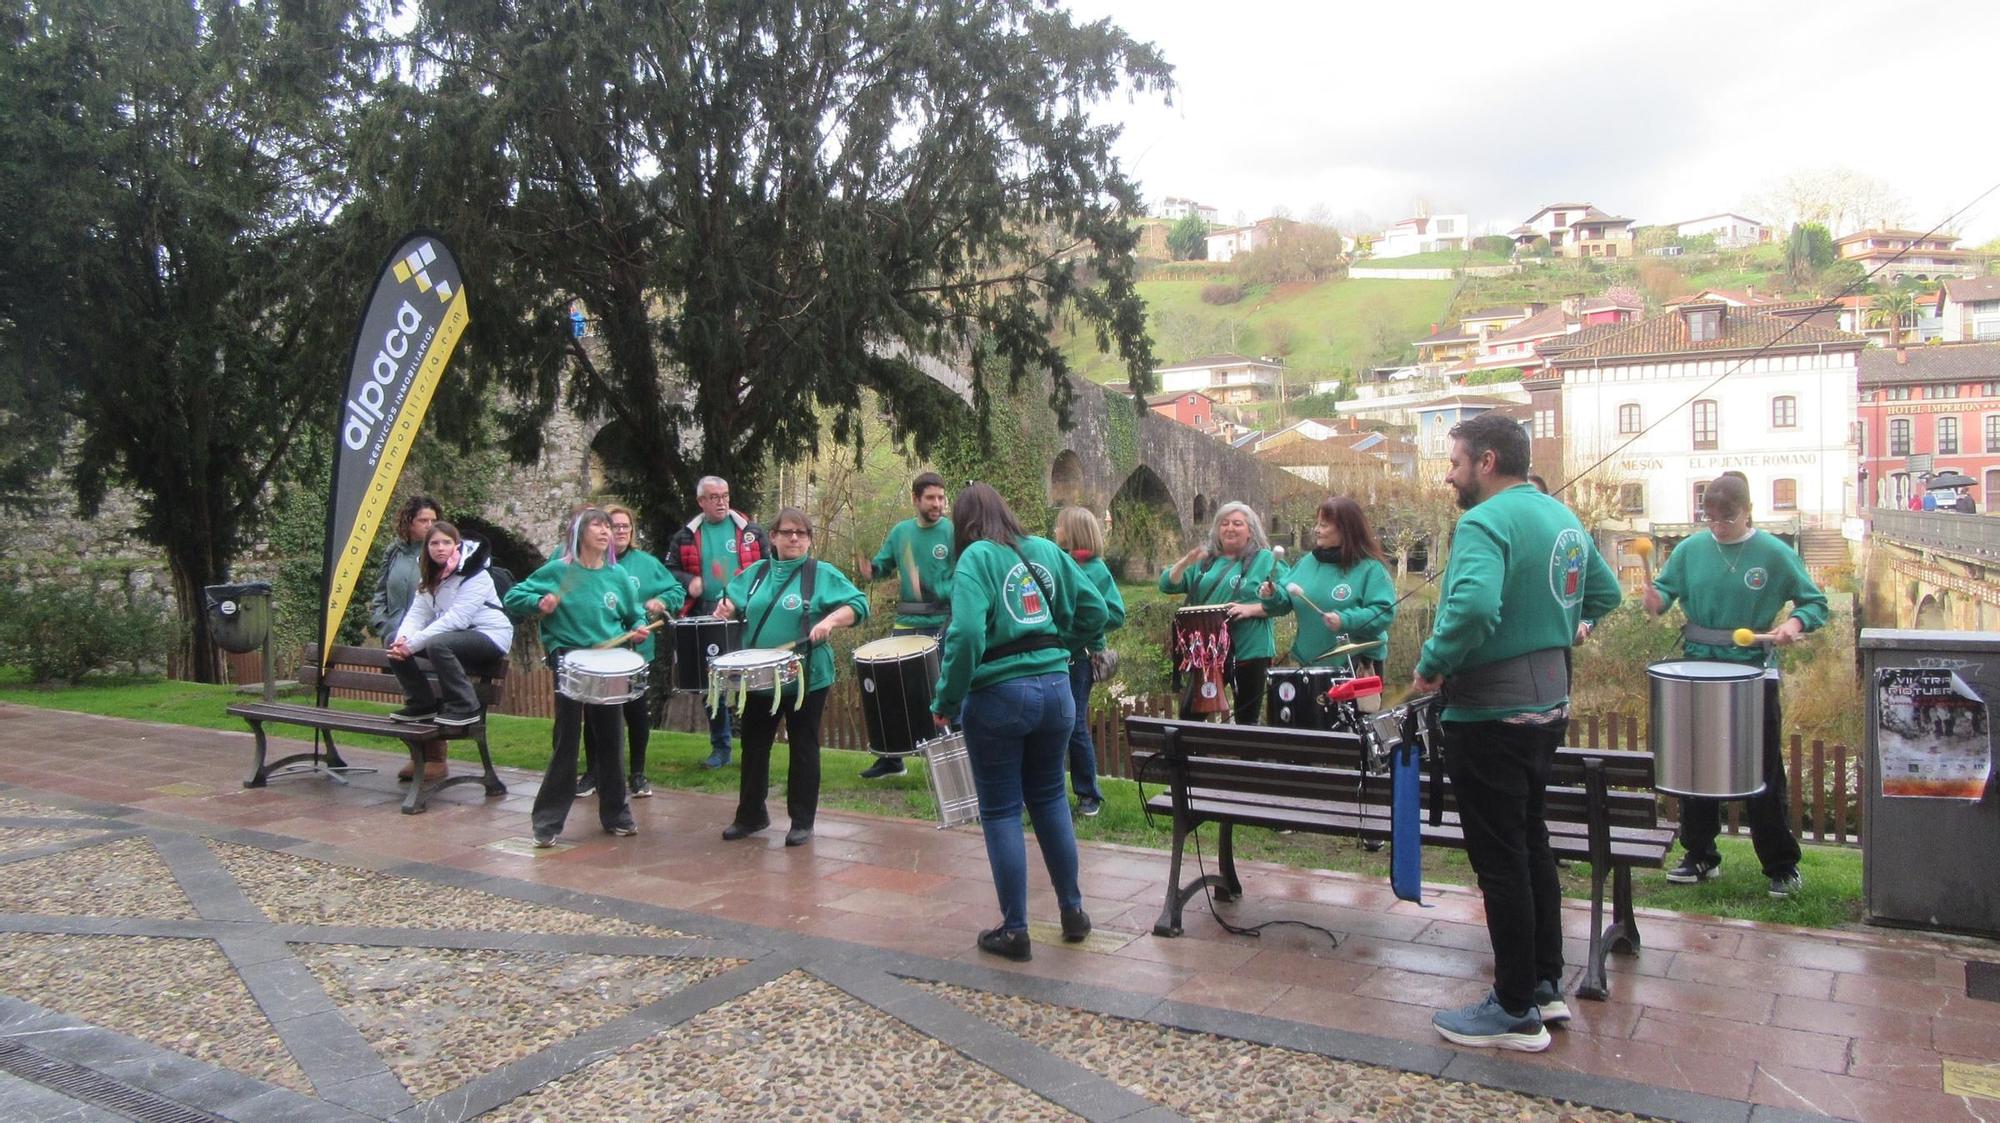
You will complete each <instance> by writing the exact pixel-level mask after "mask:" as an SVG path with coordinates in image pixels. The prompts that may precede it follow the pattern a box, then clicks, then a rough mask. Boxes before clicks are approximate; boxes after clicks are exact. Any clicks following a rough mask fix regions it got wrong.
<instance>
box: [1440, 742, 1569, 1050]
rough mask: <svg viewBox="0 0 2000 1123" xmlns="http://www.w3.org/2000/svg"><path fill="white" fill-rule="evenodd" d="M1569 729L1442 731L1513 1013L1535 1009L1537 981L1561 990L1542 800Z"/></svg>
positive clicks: (1556, 904) (1497, 975)
mask: <svg viewBox="0 0 2000 1123" xmlns="http://www.w3.org/2000/svg"><path fill="white" fill-rule="evenodd" d="M1568 726H1569V723H1568V722H1561V721H1558V722H1551V723H1549V724H1547V725H1510V724H1508V723H1507V722H1503V721H1447V722H1444V723H1443V728H1444V766H1445V774H1446V775H1448V776H1450V777H1451V787H1452V792H1453V794H1454V795H1455V796H1457V798H1458V815H1459V822H1460V824H1461V825H1462V826H1463V828H1464V831H1465V855H1466V857H1467V858H1469V859H1471V861H1472V870H1473V872H1474V873H1475V874H1477V875H1478V876H1479V892H1480V894H1481V895H1482V896H1483V897H1484V898H1485V899H1486V937H1487V939H1488V940H1489V941H1491V942H1492V944H1493V992H1494V993H1495V994H1497V995H1498V996H1499V998H1500V1005H1502V1006H1504V1007H1506V1008H1507V1011H1508V1013H1511V1014H1525V1013H1527V1011H1528V1007H1530V1006H1532V1005H1534V996H1535V983H1536V981H1537V980H1544V979H1545V980H1547V981H1549V982H1552V983H1557V984H1560V983H1561V982H1562V969H1563V957H1562V885H1561V883H1560V882H1559V881H1558V880H1557V879H1556V859H1555V854H1554V853H1553V852H1552V851H1550V849H1549V824H1548V812H1547V805H1546V802H1545V799H1546V793H1547V789H1548V786H1549V771H1550V768H1551V766H1552V765H1553V764H1554V763H1555V758H1556V749H1557V747H1558V746H1560V745H1561V744H1562V739H1563V733H1564V731H1565V730H1566V729H1568Z"/></svg>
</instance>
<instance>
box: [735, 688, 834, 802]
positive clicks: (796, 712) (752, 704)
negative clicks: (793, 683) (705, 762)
mask: <svg viewBox="0 0 2000 1123" xmlns="http://www.w3.org/2000/svg"><path fill="white" fill-rule="evenodd" d="M827 689H828V688H826V687H821V688H820V689H818V690H813V691H808V692H807V694H806V697H805V701H804V702H803V703H802V704H800V705H798V706H797V707H796V708H794V706H793V704H792V698H793V697H794V696H793V695H790V694H788V695H786V696H785V702H784V703H783V704H782V705H781V706H780V707H779V708H778V712H777V713H775V714H774V713H772V712H771V696H770V695H769V694H752V695H750V699H749V701H748V702H747V703H745V704H744V707H743V712H742V713H741V714H739V715H737V719H736V721H737V728H738V729H739V730H740V731H741V733H742V737H743V755H742V758H741V768H742V777H743V779H742V784H741V785H740V786H739V787H738V788H737V795H736V822H737V823H739V824H741V825H743V826H746V827H766V826H769V825H770V824H771V813H770V812H769V811H767V810H765V808H764V797H765V796H766V795H768V794H769V793H770V790H771V745H772V743H773V742H775V741H776V740H777V739H778V722H779V721H780V720H783V721H784V723H785V740H786V743H787V744H788V745H789V746H790V747H791V754H792V756H791V771H790V774H789V775H788V776H787V778H786V780H785V813H786V814H788V815H790V816H791V817H792V826H793V827H794V828H798V827H803V828H805V829H806V830H811V829H812V825H813V819H814V818H815V817H816V816H817V815H818V814H819V717H820V712H821V711H822V710H824V709H826V692H827Z"/></svg>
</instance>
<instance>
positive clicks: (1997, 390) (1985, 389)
mask: <svg viewBox="0 0 2000 1123" xmlns="http://www.w3.org/2000/svg"><path fill="white" fill-rule="evenodd" d="M1979 394H1980V396H1981V397H1985V398H2000V382H1982V383H1980V384H1979Z"/></svg>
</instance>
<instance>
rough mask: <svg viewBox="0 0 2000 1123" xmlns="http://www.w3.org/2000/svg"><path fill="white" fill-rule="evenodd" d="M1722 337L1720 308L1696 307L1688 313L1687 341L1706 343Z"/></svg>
mask: <svg viewBox="0 0 2000 1123" xmlns="http://www.w3.org/2000/svg"><path fill="white" fill-rule="evenodd" d="M1721 337H1722V309H1720V308H1697V309H1695V310H1694V311H1692V312H1689V313H1688V342H1689V343H1706V342H1708V341H1709V340H1711V339H1719V338H1721Z"/></svg>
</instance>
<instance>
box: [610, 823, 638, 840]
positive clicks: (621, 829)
mask: <svg viewBox="0 0 2000 1123" xmlns="http://www.w3.org/2000/svg"><path fill="white" fill-rule="evenodd" d="M604 833H606V834H614V835H617V836H618V837H619V838H631V837H632V836H633V835H635V834H638V833H639V828H638V827H637V826H636V825H634V824H632V823H620V824H618V825H617V826H615V827H606V828H604Z"/></svg>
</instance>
